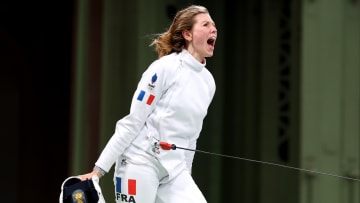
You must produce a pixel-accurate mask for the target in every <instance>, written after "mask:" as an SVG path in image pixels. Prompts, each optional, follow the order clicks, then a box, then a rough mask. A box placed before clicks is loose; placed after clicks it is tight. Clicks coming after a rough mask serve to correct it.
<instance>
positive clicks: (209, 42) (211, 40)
mask: <svg viewBox="0 0 360 203" xmlns="http://www.w3.org/2000/svg"><path fill="white" fill-rule="evenodd" d="M215 41H216V38H215V37H211V38H209V39H208V40H207V43H208V45H211V46H215Z"/></svg>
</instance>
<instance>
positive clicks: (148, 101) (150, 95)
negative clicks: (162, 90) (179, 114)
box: [137, 90, 155, 105]
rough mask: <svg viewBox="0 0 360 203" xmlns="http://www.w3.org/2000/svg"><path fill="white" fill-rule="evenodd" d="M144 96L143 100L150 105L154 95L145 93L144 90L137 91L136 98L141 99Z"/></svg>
mask: <svg viewBox="0 0 360 203" xmlns="http://www.w3.org/2000/svg"><path fill="white" fill-rule="evenodd" d="M144 98H146V99H145V100H146V104H147V105H151V104H152V102H153V101H154V99H155V96H154V95H153V94H149V95H147V93H146V92H145V91H144V90H141V91H140V93H139V95H138V97H137V100H139V101H143V100H144Z"/></svg>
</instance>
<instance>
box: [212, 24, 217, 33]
mask: <svg viewBox="0 0 360 203" xmlns="http://www.w3.org/2000/svg"><path fill="white" fill-rule="evenodd" d="M211 33H217V29H216V26H215V25H214V24H213V26H212V30H211Z"/></svg>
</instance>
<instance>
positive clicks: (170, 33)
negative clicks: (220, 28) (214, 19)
mask: <svg viewBox="0 0 360 203" xmlns="http://www.w3.org/2000/svg"><path fill="white" fill-rule="evenodd" d="M200 13H209V11H208V10H207V8H205V7H203V6H198V5H191V6H189V7H187V8H184V9H182V10H180V11H178V12H177V13H176V15H175V17H174V19H173V21H172V23H171V25H170V27H169V29H168V30H167V31H166V32H164V33H161V34H157V35H156V36H157V37H156V38H155V39H153V41H152V42H151V44H150V46H155V50H156V52H157V53H158V57H159V58H161V57H162V56H165V55H168V54H171V53H173V52H177V53H179V52H181V51H182V49H183V48H184V46H185V39H184V37H183V35H182V32H183V31H184V30H191V29H192V27H193V25H194V23H195V21H194V16H196V15H198V14H200Z"/></svg>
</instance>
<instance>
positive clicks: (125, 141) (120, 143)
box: [95, 62, 167, 172]
mask: <svg viewBox="0 0 360 203" xmlns="http://www.w3.org/2000/svg"><path fill="white" fill-rule="evenodd" d="M164 70H165V69H164V68H163V67H162V66H161V65H160V64H159V63H155V62H154V63H153V64H151V65H150V66H149V68H148V69H147V70H146V71H145V72H144V73H143V75H142V77H141V79H140V81H139V83H138V86H137V89H136V91H135V93H134V95H133V98H132V102H131V107H130V113H129V114H128V115H127V116H125V117H123V118H122V119H121V120H119V121H118V122H117V123H116V127H115V132H114V134H113V135H112V137H111V138H110V140H109V141H108V143H107V144H106V146H105V148H104V149H103V151H102V152H101V154H100V156H99V158H98V160H97V161H96V163H95V165H96V166H98V167H100V168H102V169H103V170H105V171H106V172H108V171H109V170H110V168H111V166H112V165H113V164H114V163H115V161H116V160H117V158H118V157H119V156H120V155H121V154H122V153H123V152H124V150H125V148H126V147H127V146H129V144H130V143H131V142H132V141H133V140H134V139H135V137H136V136H137V135H138V134H139V132H140V130H141V128H142V127H143V125H144V124H145V122H146V119H147V117H148V116H149V115H150V114H151V112H152V111H153V110H154V108H155V106H156V103H157V101H158V99H159V98H160V97H161V95H162V94H163V92H164V91H165V90H166V83H167V81H166V75H165V74H166V73H165V71H164Z"/></svg>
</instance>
